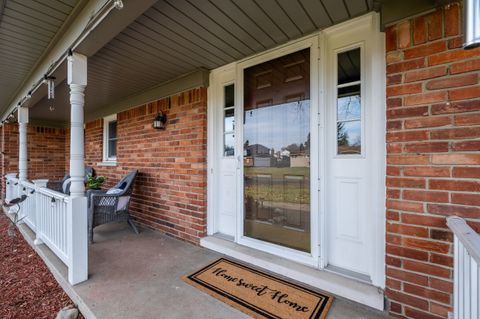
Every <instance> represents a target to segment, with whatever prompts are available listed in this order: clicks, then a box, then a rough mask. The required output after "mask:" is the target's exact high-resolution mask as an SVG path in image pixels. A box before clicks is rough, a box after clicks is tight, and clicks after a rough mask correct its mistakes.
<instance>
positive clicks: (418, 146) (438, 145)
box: [404, 142, 448, 153]
mask: <svg viewBox="0 0 480 319" xmlns="http://www.w3.org/2000/svg"><path fill="white" fill-rule="evenodd" d="M404 150H405V152H406V153H435V152H447V151H448V142H425V143H409V144H406V145H405V147H404Z"/></svg>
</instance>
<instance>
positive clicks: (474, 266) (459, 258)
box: [447, 216, 480, 319]
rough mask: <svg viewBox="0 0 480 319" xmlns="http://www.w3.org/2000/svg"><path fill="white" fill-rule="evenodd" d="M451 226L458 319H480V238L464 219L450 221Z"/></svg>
mask: <svg viewBox="0 0 480 319" xmlns="http://www.w3.org/2000/svg"><path fill="white" fill-rule="evenodd" d="M447 225H448V227H449V228H450V229H451V230H452V231H453V233H454V260H455V261H454V292H453V294H454V305H453V307H454V315H455V319H480V235H479V234H477V233H476V232H475V231H474V230H473V229H472V228H471V227H470V226H468V225H467V223H466V222H465V220H463V219H462V218H460V217H456V216H452V217H448V218H447Z"/></svg>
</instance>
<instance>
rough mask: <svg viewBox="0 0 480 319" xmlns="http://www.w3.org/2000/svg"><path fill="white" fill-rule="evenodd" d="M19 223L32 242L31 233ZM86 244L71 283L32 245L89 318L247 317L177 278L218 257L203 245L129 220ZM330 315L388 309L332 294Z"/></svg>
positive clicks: (375, 316) (372, 314)
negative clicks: (80, 270)
mask: <svg viewBox="0 0 480 319" xmlns="http://www.w3.org/2000/svg"><path fill="white" fill-rule="evenodd" d="M20 229H21V231H22V233H23V234H24V236H25V238H26V239H27V241H29V243H30V244H32V242H33V237H34V234H33V233H32V232H31V231H30V229H29V228H28V227H27V226H26V225H21V226H20ZM94 240H95V243H94V244H93V245H90V250H89V267H90V269H89V280H88V281H86V282H84V283H81V284H79V285H76V286H74V287H72V286H70V285H69V284H68V281H67V269H66V267H65V265H64V264H63V263H62V262H61V261H60V260H59V259H58V258H57V257H56V256H55V255H53V253H52V252H51V251H50V250H49V249H48V248H47V247H46V246H45V245H40V246H36V247H35V248H36V250H37V252H38V253H39V254H40V255H41V256H42V258H43V259H44V260H45V262H46V263H47V266H48V267H49V268H50V269H51V271H52V272H53V274H54V276H55V277H56V278H57V280H58V281H59V283H60V285H61V286H62V287H63V288H64V289H65V290H66V292H67V294H69V296H70V297H71V298H72V300H73V301H74V302H75V303H77V304H78V305H79V308H80V311H81V312H82V313H83V314H84V316H85V317H86V318H87V319H93V318H98V319H107V318H116V319H120V318H128V319H131V318H205V319H206V318H209V319H211V318H232V319H236V318H249V316H247V315H245V314H243V313H242V312H240V311H238V310H236V309H234V308H232V307H230V306H228V305H227V304H224V303H222V302H221V301H219V300H217V299H215V298H213V297H211V296H209V295H207V294H205V293H203V292H201V291H199V290H197V289H195V288H193V287H191V286H190V285H188V284H186V283H184V282H183V281H182V280H181V277H182V276H183V275H186V274H189V273H191V272H193V271H195V270H198V269H200V267H202V266H204V265H207V264H209V263H210V262H212V261H214V260H216V259H217V258H219V257H221V255H220V254H218V253H215V252H213V251H210V250H208V249H205V248H201V247H196V246H193V245H191V244H188V243H185V242H182V241H179V240H176V239H173V238H170V237H167V236H165V235H163V234H161V233H159V232H155V231H152V230H148V229H141V232H140V234H139V235H135V234H134V233H133V232H132V231H131V229H130V228H129V227H128V225H127V224H110V225H103V226H100V227H97V228H96V229H95V235H94ZM327 318H328V319H332V318H337V319H361V318H362V319H364V318H365V319H367V318H372V319H381V318H383V319H384V318H388V315H386V314H385V313H382V312H378V311H376V310H373V309H370V308H368V307H365V306H362V305H360V304H356V303H354V302H350V301H348V300H345V299H342V298H339V297H336V298H335V301H334V303H333V305H332V308H331V309H330V312H329V315H328V317H327Z"/></svg>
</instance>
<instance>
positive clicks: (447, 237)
mask: <svg viewBox="0 0 480 319" xmlns="http://www.w3.org/2000/svg"><path fill="white" fill-rule="evenodd" d="M430 238H431V239H435V240H443V241H448V242H453V234H452V232H450V231H445V230H442V229H433V228H432V229H430Z"/></svg>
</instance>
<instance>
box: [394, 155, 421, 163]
mask: <svg viewBox="0 0 480 319" xmlns="http://www.w3.org/2000/svg"><path fill="white" fill-rule="evenodd" d="M387 163H388V164H391V165H425V164H429V163H430V155H388V156H387Z"/></svg>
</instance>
